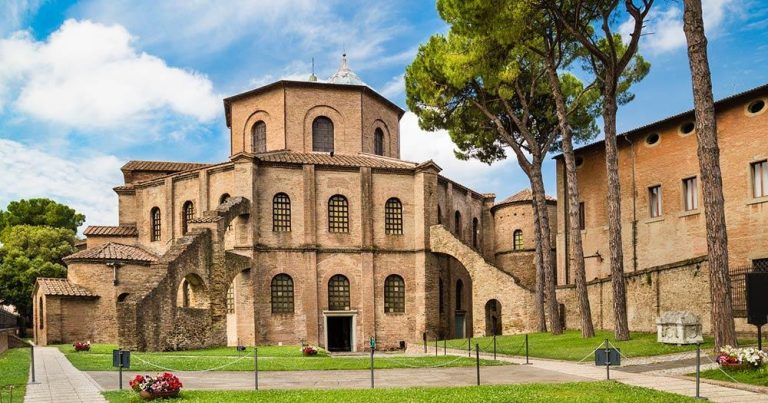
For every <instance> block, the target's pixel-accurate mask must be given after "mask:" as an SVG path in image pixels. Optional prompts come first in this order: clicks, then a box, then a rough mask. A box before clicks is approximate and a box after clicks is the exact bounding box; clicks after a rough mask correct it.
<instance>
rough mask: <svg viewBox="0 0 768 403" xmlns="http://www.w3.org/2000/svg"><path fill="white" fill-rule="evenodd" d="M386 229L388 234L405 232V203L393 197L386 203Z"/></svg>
mask: <svg viewBox="0 0 768 403" xmlns="http://www.w3.org/2000/svg"><path fill="white" fill-rule="evenodd" d="M384 230H385V232H386V233H387V234H388V235H402V234H403V204H402V203H400V199H398V198H397V197H392V198H390V199H389V200H387V203H386V204H385V205H384Z"/></svg>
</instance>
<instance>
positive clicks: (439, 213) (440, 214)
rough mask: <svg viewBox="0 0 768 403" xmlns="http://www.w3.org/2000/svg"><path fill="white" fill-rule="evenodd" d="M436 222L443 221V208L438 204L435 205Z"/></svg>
mask: <svg viewBox="0 0 768 403" xmlns="http://www.w3.org/2000/svg"><path fill="white" fill-rule="evenodd" d="M437 223H438V224H442V223H443V209H441V208H440V205H439V204H438V205H437Z"/></svg>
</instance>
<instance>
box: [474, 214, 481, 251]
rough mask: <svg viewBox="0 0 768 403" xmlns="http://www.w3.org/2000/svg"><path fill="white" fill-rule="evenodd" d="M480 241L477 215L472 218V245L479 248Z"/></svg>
mask: <svg viewBox="0 0 768 403" xmlns="http://www.w3.org/2000/svg"><path fill="white" fill-rule="evenodd" d="M479 242H480V228H479V226H478V222H477V217H475V218H473V219H472V246H474V247H475V249H477V246H478V244H479Z"/></svg>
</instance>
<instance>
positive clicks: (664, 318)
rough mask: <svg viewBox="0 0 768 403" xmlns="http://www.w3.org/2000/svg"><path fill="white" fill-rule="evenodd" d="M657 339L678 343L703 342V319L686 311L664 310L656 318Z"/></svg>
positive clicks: (663, 341)
mask: <svg viewBox="0 0 768 403" xmlns="http://www.w3.org/2000/svg"><path fill="white" fill-rule="evenodd" d="M656 341H658V342H659V343H666V344H678V345H679V344H696V343H702V342H704V337H703V336H702V335H701V319H700V318H699V317H698V316H697V315H695V314H693V313H691V312H686V311H673V312H664V313H663V314H661V316H659V317H658V318H656Z"/></svg>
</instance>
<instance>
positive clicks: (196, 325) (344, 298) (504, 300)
mask: <svg viewBox="0 0 768 403" xmlns="http://www.w3.org/2000/svg"><path fill="white" fill-rule="evenodd" d="M224 107H225V114H226V124H227V126H228V127H229V128H230V135H231V157H230V160H229V161H226V162H222V163H219V164H197V163H180V162H158V161H131V162H129V163H127V164H126V165H125V166H123V168H122V171H123V174H124V178H125V183H124V184H123V185H120V186H118V187H116V188H115V189H114V190H115V192H116V193H117V194H118V199H119V225H118V226H107V227H104V226H91V227H89V228H88V229H87V230H86V231H85V235H87V248H86V249H85V250H83V251H80V252H78V253H75V254H73V255H71V256H69V257H67V258H66V259H65V260H66V262H67V264H68V266H69V270H68V276H67V279H55V280H54V279H39V280H38V283H37V285H36V287H35V291H34V295H33V297H34V299H35V337H36V340H37V342H38V343H40V344H47V343H58V342H72V341H74V340H91V341H94V342H118V343H119V344H120V345H121V346H123V347H125V348H130V349H138V350H167V349H183V348H194V347H203V346H210V345H224V344H228V345H235V344H247V345H252V344H254V343H258V344H275V343H287V344H298V343H300V342H308V343H312V344H318V345H320V346H323V347H326V348H328V349H330V350H342V351H355V350H362V349H364V348H365V347H366V346H367V345H368V338H369V337H372V336H373V337H376V338H377V341H378V345H379V346H380V347H381V348H385V349H390V348H401V347H403V346H404V345H405V344H406V343H410V342H420V341H421V339H422V337H423V336H424V334H426V336H427V337H428V338H430V339H434V338H435V337H465V336H468V335H483V334H490V333H492V332H494V331H497V332H499V333H501V332H520V331H526V330H531V327H530V326H531V324H532V323H534V321H533V320H531V318H530V316H531V315H532V314H533V311H532V310H531V306H532V304H533V294H532V291H531V290H532V288H533V283H532V279H533V273H534V267H533V253H532V249H533V245H532V242H531V239H532V237H533V230H532V223H533V219H532V214H531V209H532V207H531V201H530V192H525V191H523V192H521V193H519V194H517V195H515V196H513V197H512V198H511V199H509V200H505V201H504V202H502V203H499V204H498V205H494V198H495V196H494V195H492V194H481V193H478V192H475V191H473V190H471V189H469V188H467V187H464V186H462V185H460V184H458V183H456V182H453V181H451V180H449V179H448V178H445V177H443V176H441V175H440V167H438V166H437V165H436V164H435V163H433V162H432V161H426V162H423V163H413V162H408V161H403V160H400V159H399V157H400V132H399V120H400V118H401V117H402V115H403V113H404V111H403V110H402V109H400V108H399V107H397V106H396V105H395V104H393V103H392V102H390V101H389V100H387V99H386V98H384V97H382V96H381V95H379V94H378V93H376V92H375V91H373V90H371V89H370V88H369V87H368V86H366V85H364V84H363V83H362V82H361V81H360V80H359V78H357V76H356V75H355V74H354V73H353V72H352V71H351V70H349V68H348V67H347V65H346V60H343V62H342V66H341V68H340V69H339V72H337V73H336V74H335V75H334V76H333V77H331V78H330V79H329V82H323V83H321V82H316V81H278V82H275V83H272V84H269V85H267V86H264V87H261V88H258V89H255V90H252V91H249V92H246V93H243V94H239V95H236V96H233V97H230V98H227V99H225V100H224ZM551 203H552V214H554V209H555V204H554V200H552V201H551ZM554 224H555V223H554V220H553V226H554ZM520 231H522V233H521V232H520ZM553 233H554V228H553ZM513 234H518V235H514V236H515V237H517V238H514V239H517V243H514V240H513Z"/></svg>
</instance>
